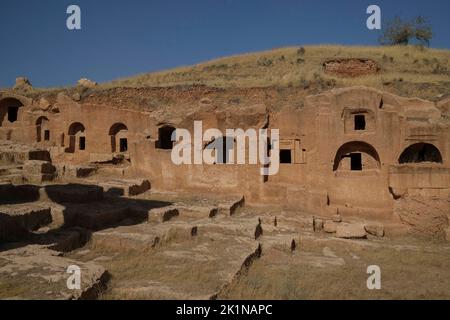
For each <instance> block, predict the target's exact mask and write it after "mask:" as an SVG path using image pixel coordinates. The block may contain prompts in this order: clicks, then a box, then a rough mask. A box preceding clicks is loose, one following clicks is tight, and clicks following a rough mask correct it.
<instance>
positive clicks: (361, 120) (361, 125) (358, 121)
mask: <svg viewBox="0 0 450 320" xmlns="http://www.w3.org/2000/svg"><path fill="white" fill-rule="evenodd" d="M355 130H366V117H365V116H364V115H362V114H357V115H355Z"/></svg>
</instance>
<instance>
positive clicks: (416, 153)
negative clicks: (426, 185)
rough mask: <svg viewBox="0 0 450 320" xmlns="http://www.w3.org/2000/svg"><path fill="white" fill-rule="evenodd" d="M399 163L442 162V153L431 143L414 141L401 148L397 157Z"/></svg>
mask: <svg viewBox="0 0 450 320" xmlns="http://www.w3.org/2000/svg"><path fill="white" fill-rule="evenodd" d="M398 162H399V163H420V162H437V163H442V154H441V152H440V151H439V149H438V148H437V147H436V146H434V145H432V144H431V143H425V142H420V143H414V144H412V145H410V146H409V147H407V148H406V149H405V150H403V152H402V154H401V155H400V157H399V158H398Z"/></svg>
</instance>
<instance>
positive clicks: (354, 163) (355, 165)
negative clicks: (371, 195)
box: [350, 153, 362, 171]
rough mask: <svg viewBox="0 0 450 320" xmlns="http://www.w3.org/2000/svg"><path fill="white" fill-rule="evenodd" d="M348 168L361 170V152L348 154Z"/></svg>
mask: <svg viewBox="0 0 450 320" xmlns="http://www.w3.org/2000/svg"><path fill="white" fill-rule="evenodd" d="M350 169H351V170H352V171H361V170H362V157H361V153H352V154H350Z"/></svg>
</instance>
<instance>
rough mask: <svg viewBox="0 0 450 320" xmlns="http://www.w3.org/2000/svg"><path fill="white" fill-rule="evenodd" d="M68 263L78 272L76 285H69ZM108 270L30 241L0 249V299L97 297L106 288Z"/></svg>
mask: <svg viewBox="0 0 450 320" xmlns="http://www.w3.org/2000/svg"><path fill="white" fill-rule="evenodd" d="M69 266H76V267H78V268H79V270H80V272H81V278H80V279H81V283H80V288H79V289H69V288H68V286H67V280H68V278H69V277H70V276H71V275H73V272H72V273H69V272H68V268H69ZM108 280H109V274H108V273H107V271H106V270H105V268H103V267H102V266H101V265H99V264H97V263H94V262H81V261H77V260H73V259H68V258H65V257H61V256H60V254H59V253H57V252H55V251H52V250H50V249H48V248H46V247H44V246H40V245H29V246H25V247H22V248H18V249H12V250H8V251H3V252H0V283H1V284H2V288H11V290H0V299H14V300H19V299H25V300H34V299H38V300H42V299H49V300H50V299H51V300H53V299H55V300H56V299H57V300H61V299H64V300H73V299H96V298H98V297H99V295H100V294H101V292H103V291H104V290H105V289H106V285H107V282H108Z"/></svg>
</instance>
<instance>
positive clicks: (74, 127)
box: [68, 122, 85, 136]
mask: <svg viewBox="0 0 450 320" xmlns="http://www.w3.org/2000/svg"><path fill="white" fill-rule="evenodd" d="M84 131H85V128H84V125H83V124H82V123H80V122H74V123H72V124H71V125H70V126H69V132H68V133H69V136H74V135H76V134H77V133H79V132H84Z"/></svg>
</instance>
